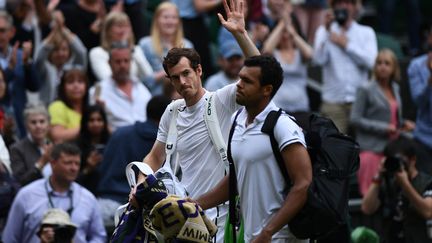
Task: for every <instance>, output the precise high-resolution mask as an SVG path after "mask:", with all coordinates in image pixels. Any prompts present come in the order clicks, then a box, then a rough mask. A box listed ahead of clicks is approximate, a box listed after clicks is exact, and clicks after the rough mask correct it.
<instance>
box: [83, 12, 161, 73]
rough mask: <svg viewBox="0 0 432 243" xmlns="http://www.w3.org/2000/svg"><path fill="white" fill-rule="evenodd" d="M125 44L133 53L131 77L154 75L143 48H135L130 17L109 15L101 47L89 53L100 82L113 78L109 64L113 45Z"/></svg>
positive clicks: (121, 14) (104, 26)
mask: <svg viewBox="0 0 432 243" xmlns="http://www.w3.org/2000/svg"><path fill="white" fill-rule="evenodd" d="M118 42H125V43H127V46H128V47H129V48H130V49H131V51H133V53H132V59H131V61H132V62H131V68H130V76H134V77H137V78H139V80H141V81H143V80H144V79H145V78H148V77H149V76H151V75H153V69H152V68H151V66H150V64H149V63H148V61H147V59H146V58H145V56H144V54H143V52H142V50H141V48H140V47H139V46H135V38H134V35H133V32H132V30H131V23H130V20H129V17H128V16H127V15H126V14H125V13H122V12H117V11H115V12H111V13H109V14H108V15H107V16H106V18H105V21H104V24H103V28H102V33H101V45H100V46H98V47H95V48H92V49H91V50H90V53H89V58H90V64H91V67H92V68H93V73H94V75H95V76H96V79H97V80H98V81H100V80H104V79H108V78H110V77H111V74H112V70H111V67H110V64H109V60H110V56H109V51H110V50H111V48H112V46H113V43H118Z"/></svg>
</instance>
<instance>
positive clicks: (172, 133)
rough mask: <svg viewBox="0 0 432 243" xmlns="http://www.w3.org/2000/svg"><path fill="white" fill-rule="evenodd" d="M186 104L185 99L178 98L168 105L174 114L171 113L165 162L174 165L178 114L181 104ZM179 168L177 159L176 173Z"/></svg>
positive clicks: (175, 173)
mask: <svg viewBox="0 0 432 243" xmlns="http://www.w3.org/2000/svg"><path fill="white" fill-rule="evenodd" d="M184 104H185V101H184V99H178V100H175V101H173V102H171V104H169V106H168V107H169V110H170V112H172V114H171V120H170V125H169V130H168V136H167V141H166V144H165V153H166V159H165V163H169V165H170V166H172V165H171V163H172V162H171V160H172V158H173V154H174V151H175V150H176V148H177V116H178V112H179V109H180V106H182V105H184ZM179 168H180V166H179V161H178V160H176V162H175V164H174V170H173V172H174V175H177V172H178V170H179Z"/></svg>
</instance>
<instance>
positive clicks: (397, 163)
mask: <svg viewBox="0 0 432 243" xmlns="http://www.w3.org/2000/svg"><path fill="white" fill-rule="evenodd" d="M384 168H385V169H386V172H387V173H389V174H394V173H395V172H397V171H401V170H402V169H404V168H406V163H405V160H404V159H403V158H401V156H398V155H396V156H389V157H387V158H386V160H385V161H384Z"/></svg>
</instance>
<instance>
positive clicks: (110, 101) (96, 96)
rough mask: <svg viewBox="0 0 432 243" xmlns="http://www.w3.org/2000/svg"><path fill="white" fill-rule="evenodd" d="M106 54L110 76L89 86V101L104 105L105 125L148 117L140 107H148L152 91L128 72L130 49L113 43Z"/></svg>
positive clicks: (141, 119) (113, 125) (111, 125)
mask: <svg viewBox="0 0 432 243" xmlns="http://www.w3.org/2000/svg"><path fill="white" fill-rule="evenodd" d="M109 55H110V58H109V64H110V66H111V70H112V76H111V78H109V79H105V80H102V81H101V82H100V83H99V84H96V86H95V87H93V88H91V89H90V97H91V102H93V103H95V102H99V103H103V104H104V106H105V110H106V112H107V119H108V124H109V125H110V127H111V128H112V129H113V130H115V129H117V128H118V127H122V126H128V125H133V124H134V123H135V122H136V121H145V120H146V119H147V114H146V110H145V109H143V107H147V103H148V102H149V100H150V98H151V93H150V91H149V90H148V89H147V88H146V87H145V86H144V85H143V84H142V83H141V82H140V81H139V80H138V79H137V78H135V77H131V76H130V75H129V73H130V72H129V71H130V67H131V57H132V50H131V49H129V47H128V45H127V44H126V43H114V44H113V46H112V48H111V50H110V53H109Z"/></svg>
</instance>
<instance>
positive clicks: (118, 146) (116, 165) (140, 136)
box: [98, 96, 170, 227]
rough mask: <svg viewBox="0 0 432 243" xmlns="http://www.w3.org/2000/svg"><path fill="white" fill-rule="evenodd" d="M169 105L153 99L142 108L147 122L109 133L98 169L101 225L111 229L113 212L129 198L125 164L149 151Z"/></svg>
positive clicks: (165, 99)
mask: <svg viewBox="0 0 432 243" xmlns="http://www.w3.org/2000/svg"><path fill="white" fill-rule="evenodd" d="M169 103H170V99H169V98H166V97H164V96H155V97H153V98H152V99H151V100H150V101H149V103H148V105H147V108H146V109H147V114H148V115H149V117H148V119H147V121H145V122H140V121H137V122H136V123H135V124H133V125H131V126H126V127H122V128H119V129H118V130H117V131H116V132H114V133H113V135H112V137H111V139H110V141H109V143H108V145H107V147H106V149H105V154H104V159H103V162H102V164H101V165H100V167H99V168H98V171H99V174H100V175H101V178H100V181H99V186H98V195H99V199H98V200H99V203H100V206H101V208H102V209H103V212H102V214H103V218H104V224H105V226H108V227H112V226H114V213H115V211H116V209H117V208H118V207H119V206H120V205H121V204H123V203H125V199H126V198H127V196H128V195H129V192H130V187H129V184H128V181H127V179H126V177H125V174H124V173H125V172H124V171H125V168H126V165H127V164H128V163H129V162H132V161H142V159H143V158H144V156H146V155H147V153H148V152H149V151H150V150H151V148H152V146H153V143H154V141H155V139H156V134H157V130H158V124H159V120H160V118H161V116H162V113H163V112H164V111H165V109H166V107H167V106H168V104H169ZM107 185H109V186H107Z"/></svg>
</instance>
